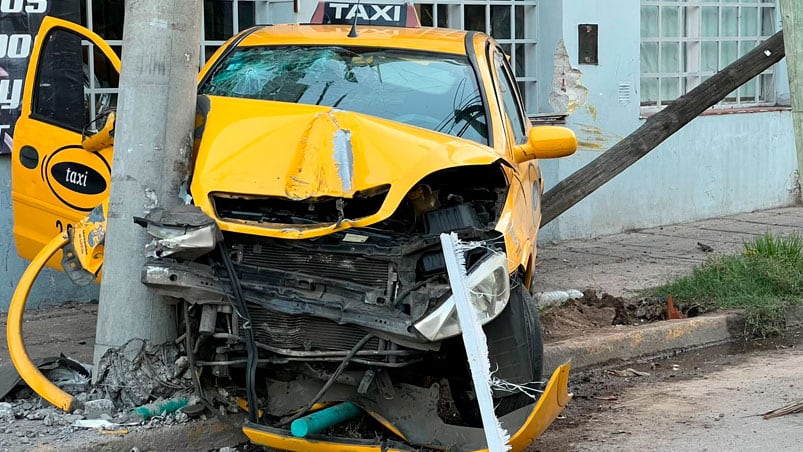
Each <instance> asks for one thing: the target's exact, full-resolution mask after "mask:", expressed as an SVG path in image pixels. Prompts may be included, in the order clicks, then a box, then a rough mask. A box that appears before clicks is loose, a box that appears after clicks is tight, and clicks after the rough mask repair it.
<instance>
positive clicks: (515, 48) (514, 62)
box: [414, 0, 538, 113]
mask: <svg viewBox="0 0 803 452" xmlns="http://www.w3.org/2000/svg"><path fill="white" fill-rule="evenodd" d="M536 3H537V2H536V1H535V0H423V1H415V2H414V4H415V8H416V11H417V12H418V17H419V19H420V20H421V25H423V26H425V27H441V28H456V29H462V30H475V31H482V32H484V33H487V34H489V35H491V36H493V37H494V39H496V41H497V42H498V43H499V45H500V46H501V47H502V49H503V50H504V51H505V53H507V54H508V55H510V65H511V66H512V67H513V70H514V71H515V76H516V81H517V82H518V88H519V92H520V93H521V97H522V99H523V100H524V105H525V108H526V109H527V112H529V113H535V112H536V109H537V105H538V102H537V92H536V85H535V83H536V81H535V71H536V65H535V60H536V55H535V45H536V39H535V36H536V35H535V23H536V16H535V14H536V9H535V5H536Z"/></svg>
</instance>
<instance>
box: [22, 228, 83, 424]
mask: <svg viewBox="0 0 803 452" xmlns="http://www.w3.org/2000/svg"><path fill="white" fill-rule="evenodd" d="M69 241H70V239H69V237H68V236H67V233H66V232H65V233H61V234H59V235H57V236H56V237H53V239H52V240H50V242H48V243H47V245H45V247H44V248H42V251H40V252H39V254H37V255H36V257H34V259H33V261H31V264H30V265H28V268H26V269H25V272H24V273H23V274H22V277H21V278H20V280H19V282H18V283H17V288H16V290H14V295H13V296H12V297H11V303H10V304H9V307H8V325H7V326H6V338H7V341H8V353H9V355H11V362H12V363H14V367H15V368H16V369H17V373H19V375H20V377H22V379H23V380H25V383H27V384H28V386H29V387H30V388H31V389H32V390H33V391H34V392H36V393H37V394H39V395H40V396H41V397H42V398H43V399H45V400H47V401H48V402H50V403H52V404H53V405H54V406H56V407H58V408H59V409H61V410H63V411H66V412H68V413H69V412H72V411H73V410H75V409H77V408H79V407H80V405H81V403H80V402H79V401H77V400H75V399H74V398H73V396H71V395H70V394H67V393H66V392H64V391H62V390H61V388H59V387H58V386H56V385H55V384H53V382H51V381H50V380H48V379H47V377H45V376H44V375H43V374H42V372H40V371H39V368H37V367H36V365H35V364H34V363H33V362H31V358H30V357H29V356H28V351H27V350H26V349H25V344H24V343H23V341H22V314H23V312H24V311H25V304H26V303H27V302H28V295H30V293H31V287H32V286H33V283H34V281H35V280H36V277H37V276H39V272H40V271H42V268H44V266H45V265H46V264H47V261H49V260H50V258H51V257H53V256H54V255H55V254H56V253H57V252H59V250H61V249H62V248H63V247H64V245H66V244H67V243H69Z"/></svg>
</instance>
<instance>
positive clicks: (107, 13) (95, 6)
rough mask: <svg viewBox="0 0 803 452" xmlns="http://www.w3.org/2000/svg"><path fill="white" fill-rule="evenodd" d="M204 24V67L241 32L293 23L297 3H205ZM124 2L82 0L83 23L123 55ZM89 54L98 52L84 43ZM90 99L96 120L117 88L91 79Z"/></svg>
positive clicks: (261, 0) (273, 0)
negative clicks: (260, 26) (263, 26)
mask: <svg viewBox="0 0 803 452" xmlns="http://www.w3.org/2000/svg"><path fill="white" fill-rule="evenodd" d="M203 3H204V20H203V23H202V27H203V29H202V40H201V61H200V65H201V66H203V64H204V63H206V60H207V59H208V58H209V57H210V56H212V54H213V53H214V52H215V50H217V49H218V47H220V46H221V45H223V43H224V42H225V41H226V40H227V39H229V38H230V37H232V36H233V35H234V34H236V33H238V32H239V31H241V30H245V29H246V28H249V27H251V26H253V25H256V24H267V23H280V22H293V21H295V15H294V9H295V6H294V2H293V0H205V1H204V2H203ZM124 10H125V5H124V0H81V2H80V14H81V23H82V24H83V25H84V26H86V27H87V28H88V29H90V30H92V31H94V32H95V33H97V34H98V35H100V37H102V38H103V39H104V40H105V41H106V42H108V43H109V45H110V46H111V47H112V48H113V49H114V51H115V52H117V54H118V55H120V52H121V49H122V45H123V13H124ZM82 45H83V46H84V48H85V50H84V53H86V52H97V50H96V49H93V47H94V46H93V45H92V43H91V42H89V41H83V42H82ZM87 61H88V66H89V67H87V72H88V73H93V72H95V71H96V69H95V68H94V67H93V66H94V64H95V61H99V59H98V58H95V59H91V58H90V59H87ZM84 91H85V96H86V97H87V98H88V99H89V106H88V108H89V114H90V115H91V117H95V116H96V115H97V112H98V111H100V110H101V109H102V107H103V105H104V104H102V102H107V103H108V101H107V99H108V98H110V97H111V98H112V99H113V100H114V98H116V95H117V87H116V86H115V87H107V86H102V84H101V83H98V81H97V77H87V83H85V86H84Z"/></svg>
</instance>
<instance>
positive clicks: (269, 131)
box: [190, 96, 500, 238]
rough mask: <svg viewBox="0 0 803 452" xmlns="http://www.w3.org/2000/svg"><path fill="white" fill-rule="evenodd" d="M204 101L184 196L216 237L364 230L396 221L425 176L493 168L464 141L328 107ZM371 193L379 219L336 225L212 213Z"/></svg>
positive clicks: (491, 155) (478, 148) (488, 154)
mask: <svg viewBox="0 0 803 452" xmlns="http://www.w3.org/2000/svg"><path fill="white" fill-rule="evenodd" d="M208 99H209V106H208V107H209V108H208V112H207V113H206V118H205V121H204V123H203V134H202V138H201V140H200V143H199V144H198V148H197V151H196V156H195V159H194V164H193V168H194V169H193V178H192V184H191V187H190V189H191V192H192V195H193V198H194V202H195V204H196V205H198V206H199V207H200V208H201V209H202V210H203V211H204V212H206V213H207V214H208V215H210V216H212V217H214V218H217V219H218V223H219V225H220V227H221V229H223V230H229V231H235V232H243V233H250V234H257V235H265V236H273V237H292V238H304V237H314V236H319V235H323V234H327V233H330V232H333V231H335V230H340V229H346V228H349V227H355V226H366V225H369V224H372V223H375V222H378V221H381V220H383V219H385V218H387V217H389V216H390V215H391V214H393V212H394V210H395V209H396V207H397V206H398V205H399V203H401V201H402V200H403V199H404V196H405V195H406V194H407V192H408V191H409V190H410V189H411V188H412V187H413V186H414V185H415V184H416V183H417V182H418V181H419V180H421V179H422V178H424V177H425V176H427V175H429V174H431V173H433V172H435V171H438V170H441V169H445V168H450V167H454V166H462V165H486V164H491V163H493V162H495V161H497V160H499V159H500V155H499V154H497V153H496V152H495V151H494V150H493V149H492V148H490V147H488V146H484V145H481V144H478V143H476V142H473V141H470V140H464V139H461V138H457V137H454V136H450V135H446V134H442V133H438V132H433V131H430V130H426V129H422V128H418V127H414V126H409V125H405V124H402V123H398V122H395V121H390V120H386V119H381V118H377V117H373V116H369V115H364V114H359V113H354V112H349V111H343V110H337V109H333V108H331V107H321V106H315V105H302V104H291V103H283V102H270V101H262V100H252V99H236V98H224V97H216V96H208ZM388 186H389V189H388ZM376 190H382V191H383V192H386V193H387V194H386V196H385V197H384V202H382V205H381V208H379V210H378V211H376V212H375V213H372V214H368V215H366V216H363V217H361V218H345V219H344V220H343V221H338V222H336V223H318V224H304V225H297V224H284V223H282V224H277V223H270V222H263V221H248V220H244V219H231V218H221V217H220V216H219V215H217V214H216V212H215V205H214V197H215V196H217V195H219V194H224V195H225V196H234V197H245V198H258V197H269V198H271V199H275V198H281V199H284V200H288V201H295V202H304V201H305V200H315V199H322V198H345V199H350V198H353V197H354V196H355V194H358V193H370V192H371V191H376Z"/></svg>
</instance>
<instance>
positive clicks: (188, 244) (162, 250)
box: [134, 205, 221, 260]
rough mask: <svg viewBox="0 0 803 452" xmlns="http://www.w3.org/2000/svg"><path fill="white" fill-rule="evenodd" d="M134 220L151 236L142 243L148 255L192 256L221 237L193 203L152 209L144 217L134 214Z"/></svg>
mask: <svg viewBox="0 0 803 452" xmlns="http://www.w3.org/2000/svg"><path fill="white" fill-rule="evenodd" d="M134 222H136V223H137V224H139V225H140V226H143V227H145V228H146V230H147V232H148V234H150V236H151V237H153V238H154V239H153V240H151V242H150V243H148V244H147V245H146V246H145V250H146V251H147V255H148V257H157V258H160V257H167V256H174V257H177V258H181V259H187V260H192V259H195V258H197V257H198V256H202V255H204V254H206V253H208V252H210V251H212V250H213V249H215V245H216V244H217V242H218V241H219V240H220V239H221V235H220V230H219V229H218V227H217V224H216V223H215V220H213V219H212V218H210V217H208V216H207V215H206V214H204V213H203V212H202V211H201V209H199V208H198V207H195V206H184V205H182V206H177V207H174V208H173V209H170V210H163V209H161V208H157V209H153V210H152V211H151V212H150V213H148V215H147V216H145V218H139V217H135V218H134Z"/></svg>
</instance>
